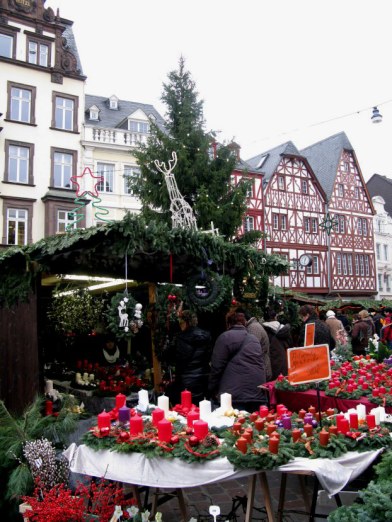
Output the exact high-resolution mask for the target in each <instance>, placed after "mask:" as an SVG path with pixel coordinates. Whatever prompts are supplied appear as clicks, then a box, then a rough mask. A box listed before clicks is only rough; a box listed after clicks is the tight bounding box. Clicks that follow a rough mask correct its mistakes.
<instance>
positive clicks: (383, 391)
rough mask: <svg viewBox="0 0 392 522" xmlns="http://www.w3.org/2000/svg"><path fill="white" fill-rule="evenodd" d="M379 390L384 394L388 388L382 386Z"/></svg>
mask: <svg viewBox="0 0 392 522" xmlns="http://www.w3.org/2000/svg"><path fill="white" fill-rule="evenodd" d="M379 392H380V395H384V394H385V393H387V389H386V388H385V386H380V388H379Z"/></svg>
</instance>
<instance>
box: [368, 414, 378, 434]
mask: <svg viewBox="0 0 392 522" xmlns="http://www.w3.org/2000/svg"><path fill="white" fill-rule="evenodd" d="M366 422H367V425H368V428H369V430H371V429H373V428H375V427H376V417H375V415H371V414H369V415H366Z"/></svg>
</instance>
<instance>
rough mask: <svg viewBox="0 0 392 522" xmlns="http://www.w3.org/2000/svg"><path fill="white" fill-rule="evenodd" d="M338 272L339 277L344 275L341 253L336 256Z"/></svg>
mask: <svg viewBox="0 0 392 522" xmlns="http://www.w3.org/2000/svg"><path fill="white" fill-rule="evenodd" d="M336 270H337V273H338V275H342V255H341V254H340V253H337V254H336Z"/></svg>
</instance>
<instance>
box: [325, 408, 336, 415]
mask: <svg viewBox="0 0 392 522" xmlns="http://www.w3.org/2000/svg"><path fill="white" fill-rule="evenodd" d="M325 413H326V414H327V416H328V417H331V415H334V414H335V410H334V409H333V408H328V409H327V411H326V412H325Z"/></svg>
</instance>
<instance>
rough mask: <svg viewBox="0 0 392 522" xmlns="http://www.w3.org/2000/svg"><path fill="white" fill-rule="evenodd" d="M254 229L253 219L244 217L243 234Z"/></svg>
mask: <svg viewBox="0 0 392 522" xmlns="http://www.w3.org/2000/svg"><path fill="white" fill-rule="evenodd" d="M254 229H255V218H254V217H253V216H245V218H244V232H251V231H252V230H254Z"/></svg>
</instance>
